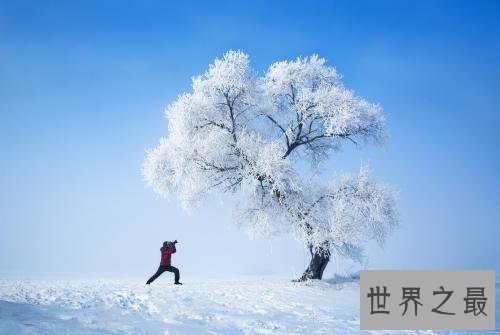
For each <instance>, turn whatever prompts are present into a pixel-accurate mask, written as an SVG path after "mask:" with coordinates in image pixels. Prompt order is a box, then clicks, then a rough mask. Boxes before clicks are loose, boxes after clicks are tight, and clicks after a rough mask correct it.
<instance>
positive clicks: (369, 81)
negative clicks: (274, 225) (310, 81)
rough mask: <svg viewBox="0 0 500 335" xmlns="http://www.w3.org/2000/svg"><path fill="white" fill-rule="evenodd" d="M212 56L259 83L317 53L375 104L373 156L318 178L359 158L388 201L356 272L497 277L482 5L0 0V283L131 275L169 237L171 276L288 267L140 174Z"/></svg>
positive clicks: (496, 76) (262, 245)
mask: <svg viewBox="0 0 500 335" xmlns="http://www.w3.org/2000/svg"><path fill="white" fill-rule="evenodd" d="M228 49H241V50H244V51H245V52H247V53H249V54H250V57H251V61H252V65H253V67H254V68H255V69H257V70H258V71H261V72H262V71H264V70H265V69H266V68H267V66H268V65H269V64H271V63H272V62H274V61H277V60H282V59H293V58H295V57H297V56H307V55H310V54H313V53H317V54H319V55H321V56H322V57H325V58H326V59H327V60H328V62H329V64H331V65H334V66H335V67H336V68H337V70H338V71H339V72H340V73H341V74H342V75H343V80H344V83H345V85H346V86H347V87H349V88H351V89H354V90H355V91H356V92H357V93H358V94H359V95H361V96H363V97H365V98H366V99H368V100H370V101H373V102H377V103H380V104H381V105H382V106H383V108H384V110H385V113H386V115H387V120H388V128H389V132H390V136H391V137H390V141H389V143H388V145H387V146H386V147H385V148H384V149H383V150H380V149H378V148H371V147H368V148H366V149H365V150H356V149H355V148H352V147H349V146H346V148H345V150H344V152H342V153H340V154H338V155H335V156H334V157H333V158H332V161H331V163H330V164H328V165H327V166H326V167H325V171H324V172H325V174H331V173H333V172H334V171H336V170H337V169H340V170H344V171H346V170H347V171H348V170H355V169H357V167H358V166H359V164H360V162H370V165H371V167H372V169H373V172H374V174H375V175H376V176H378V177H379V178H380V179H381V180H383V181H386V182H388V183H390V184H392V185H394V186H395V187H396V188H397V189H398V190H399V210H400V214H401V227H400V229H399V230H398V231H397V232H396V233H395V234H394V235H393V236H392V237H391V238H390V239H389V240H388V242H387V245H386V246H385V249H384V250H380V249H379V248H376V247H373V246H371V247H370V248H369V250H370V253H371V255H370V263H369V264H370V266H371V267H372V268H379V269H386V268H388V269H389V268H390V269H399V268H402V269H496V270H499V269H500V261H499V260H498V255H499V254H500V246H499V245H500V243H499V240H500V203H499V199H500V192H499V189H500V180H499V179H500V178H499V172H498V171H499V170H500V157H499V149H498V145H499V144H500V131H499V130H500V129H499V126H500V94H499V93H500V3H499V2H497V1H481V2H478V1H469V2H456V1H453V2H452V1H449V2H446V1H415V2H414V3H410V2H406V1H405V2H403V1H390V2H383V1H378V2H375V1H366V2H356V3H354V2H352V1H343V2H340V1H322V2H318V1H303V2H294V1H273V2H270V1H252V2H242V1H241V2H240V1H234V2H215V1H210V2H208V1H207V2H202V1H200V2H196V1H182V2H181V1H179V2H176V3H173V2H167V1H162V2H154V1H134V2H121V1H120V2H106V3H104V2H101V1H96V2H92V1H84V2H81V3H79V2H77V1H71V2H69V1H60V2H57V1H47V2H41V1H33V2H29V1H2V2H1V3H0V157H1V160H0V185H1V187H0V275H15V276H61V275H64V276H108V277H109V276H115V277H116V276H134V277H144V278H146V277H147V276H148V275H150V272H151V271H153V270H154V268H155V267H156V266H157V263H158V259H159V251H158V248H159V246H160V244H161V242H162V241H163V240H165V239H175V238H177V239H178V240H179V241H181V243H180V245H179V253H178V254H176V255H175V258H174V264H176V265H178V266H179V267H180V268H181V271H182V272H181V273H182V274H185V275H187V276H188V277H189V276H192V277H199V276H216V275H217V276H226V277H227V276H233V275H248V274H258V275H265V274H274V275H280V276H287V277H292V276H294V275H296V274H298V273H299V272H301V271H302V270H303V268H304V267H305V265H306V263H307V261H308V258H307V254H306V253H305V252H304V251H303V250H302V249H301V247H300V246H299V245H297V244H296V243H295V242H294V241H290V240H288V239H286V238H285V239H278V240H274V241H271V242H270V241H265V240H256V241H250V240H249V239H248V238H247V237H246V236H245V235H244V234H243V233H242V232H240V231H238V230H236V229H233V228H228V227H229V226H230V225H231V206H232V200H231V198H230V197H214V198H213V199H210V200H209V201H208V202H207V203H205V204H203V205H202V206H201V207H200V208H199V209H198V210H197V211H196V212H195V213H193V214H186V213H184V212H183V211H182V210H181V209H180V205H179V202H178V201H177V200H176V199H175V198H174V199H172V200H170V201H167V200H165V199H161V198H158V197H157V196H156V195H155V194H154V193H153V192H152V190H150V189H148V188H146V187H145V184H144V182H143V181H142V178H141V175H140V165H141V162H142V160H143V158H144V155H145V150H146V149H147V148H151V147H153V146H155V145H156V143H157V140H158V138H159V137H160V136H162V135H165V134H166V131H167V124H166V121H165V119H164V118H163V110H164V108H165V106H166V105H167V104H168V103H169V102H171V101H172V100H173V99H175V97H176V96H177V94H179V93H182V92H183V91H186V90H189V87H190V78H191V77H192V76H193V75H196V74H199V73H201V72H203V71H204V70H205V69H206V67H207V65H208V64H209V63H210V62H212V60H213V59H214V58H216V57H220V56H221V55H222V54H223V53H224V52H225V51H227V50H228ZM343 268H347V269H349V268H350V265H349V266H347V265H346V264H345V263H344V264H343ZM341 269H342V267H341ZM335 270H336V266H335V264H331V265H330V266H329V267H328V273H329V274H331V273H332V272H333V271H335Z"/></svg>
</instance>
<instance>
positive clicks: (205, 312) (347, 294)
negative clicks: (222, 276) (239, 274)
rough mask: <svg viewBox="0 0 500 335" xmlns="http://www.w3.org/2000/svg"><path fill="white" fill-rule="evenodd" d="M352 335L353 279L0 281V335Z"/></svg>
mask: <svg viewBox="0 0 500 335" xmlns="http://www.w3.org/2000/svg"><path fill="white" fill-rule="evenodd" d="M359 332H360V331H359V281H358V280H357V278H355V277H353V278H343V279H342V278H333V279H332V280H328V281H311V282H307V283H292V282H290V281H287V280H278V279H272V280H267V279H266V280H265V279H258V280H239V281H204V282H201V281H200V282H188V283H185V285H183V286H174V285H172V284H171V283H170V282H168V279H167V278H160V279H158V280H157V281H156V282H155V283H153V284H152V285H151V287H146V286H145V285H144V283H142V282H138V281H123V280H122V281H111V280H106V281H58V282H53V281H51V282H48V281H14V280H0V334H356V333H359ZM372 333H374V332H372ZM385 333H391V334H394V333H395V332H385ZM411 333H412V334H415V333H421V334H424V333H425V334H432V333H433V332H411Z"/></svg>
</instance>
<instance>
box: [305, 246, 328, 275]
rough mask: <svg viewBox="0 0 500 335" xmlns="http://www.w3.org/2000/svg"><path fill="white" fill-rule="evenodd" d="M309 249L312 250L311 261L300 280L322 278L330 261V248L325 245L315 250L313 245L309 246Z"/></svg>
mask: <svg viewBox="0 0 500 335" xmlns="http://www.w3.org/2000/svg"><path fill="white" fill-rule="evenodd" d="M309 251H310V252H311V262H310V263H309V266H308V268H307V269H306V271H304V274H303V275H302V277H300V281H305V280H308V279H321V278H322V277H323V272H324V271H325V268H326V265H327V264H328V262H329V261H330V250H329V249H327V248H325V247H319V248H316V249H315V250H313V247H312V246H309Z"/></svg>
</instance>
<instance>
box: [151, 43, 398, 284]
mask: <svg viewBox="0 0 500 335" xmlns="http://www.w3.org/2000/svg"><path fill="white" fill-rule="evenodd" d="M166 117H167V119H168V129H169V132H168V137H166V138H162V139H160V143H159V145H158V147H157V148H155V149H153V150H151V151H149V152H148V155H147V157H146V159H145V161H144V163H143V175H144V177H145V179H146V181H147V183H148V185H150V186H151V187H152V188H153V189H154V190H155V191H156V192H157V193H159V194H162V195H168V194H173V193H175V194H178V195H179V197H180V199H181V201H182V204H183V206H184V207H185V208H186V209H188V208H192V207H193V205H195V204H196V203H198V202H199V201H200V200H201V199H203V198H204V197H205V196H207V195H209V194H212V193H220V192H237V191H239V192H241V194H242V195H243V198H244V199H246V201H244V203H242V204H241V206H238V208H237V209H236V211H235V213H236V214H237V215H236V218H237V220H236V221H237V223H238V225H240V226H241V227H243V228H246V230H247V232H249V233H250V234H251V235H253V236H264V237H271V236H276V235H282V234H288V235H291V236H292V237H294V238H295V239H296V240H298V241H299V242H300V243H302V244H303V245H304V246H307V247H308V248H309V250H310V252H311V256H312V258H311V263H310V265H309V267H308V268H307V269H306V270H305V272H304V274H303V276H302V278H301V279H303V280H305V279H309V278H317V279H321V277H322V275H323V271H324V269H325V267H326V265H327V263H328V261H329V259H330V257H331V256H332V254H334V255H338V256H345V257H349V258H352V259H355V260H361V259H362V258H363V246H364V245H365V244H366V242H367V241H369V240H371V239H375V240H377V241H378V242H379V243H380V244H382V243H383V242H384V241H385V239H386V237H387V235H388V234H389V233H390V232H391V230H392V229H393V228H394V227H395V225H396V224H397V219H396V212H395V205H394V197H393V192H392V191H391V189H390V188H389V187H387V186H385V185H381V184H378V183H376V182H375V181H373V180H372V179H371V177H370V175H369V171H368V169H367V168H366V167H361V170H360V172H359V174H358V175H355V176H353V175H348V174H344V175H339V176H337V177H336V178H332V180H327V179H326V178H325V177H323V176H322V175H320V174H319V173H318V172H319V170H320V169H321V166H322V165H321V163H322V162H324V161H326V160H328V158H329V157H330V156H331V154H332V153H333V152H336V151H338V150H339V149H341V147H342V145H343V144H344V143H350V144H353V145H356V146H358V145H361V144H364V143H369V142H373V143H376V144H382V143H383V141H384V139H385V122H384V116H383V115H382V111H381V108H380V107H379V106H377V105H374V104H371V103H369V102H367V101H365V100H363V99H361V98H360V97H357V96H356V95H355V94H354V93H353V92H352V91H350V90H348V89H346V88H345V87H344V86H343V85H342V83H341V81H340V76H339V74H338V73H337V72H336V70H335V69H334V68H333V67H330V66H327V65H326V64H325V60H324V59H323V58H320V57H318V56H315V55H314V56H311V57H306V58H298V59H296V60H294V61H281V62H277V63H274V64H272V65H271V66H270V67H269V69H268V71H267V72H266V73H265V75H263V76H259V75H258V74H257V73H256V72H255V71H253V70H252V69H251V67H250V64H249V57H248V55H246V54H245V53H243V52H240V51H229V52H227V53H226V54H225V55H224V57H223V58H222V59H216V60H215V61H214V63H213V64H211V65H210V66H209V68H208V70H207V71H206V72H205V73H204V74H202V75H200V76H198V77H195V78H194V79H193V84H192V92H190V93H184V94H182V95H180V96H179V97H178V98H177V100H176V101H175V102H173V103H172V104H171V105H170V106H168V108H167V110H166ZM303 162H307V163H308V164H303ZM304 166H307V168H305V167H304ZM330 178H331V177H330Z"/></svg>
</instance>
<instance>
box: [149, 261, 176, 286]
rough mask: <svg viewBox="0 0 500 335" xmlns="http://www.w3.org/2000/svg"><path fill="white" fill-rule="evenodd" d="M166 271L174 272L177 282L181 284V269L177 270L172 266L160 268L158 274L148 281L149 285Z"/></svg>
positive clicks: (161, 266)
mask: <svg viewBox="0 0 500 335" xmlns="http://www.w3.org/2000/svg"><path fill="white" fill-rule="evenodd" d="M165 271H168V272H173V273H174V274H175V282H176V283H178V282H179V277H180V275H179V269H178V268H176V267H175V266H172V265H160V267H159V268H158V271H156V273H155V274H154V275H153V276H152V277H151V278H149V279H148V281H147V283H148V284H151V283H152V282H153V281H154V280H155V279H156V278H158V277H159V276H160V275H161V274H162V273H163V272H165Z"/></svg>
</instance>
